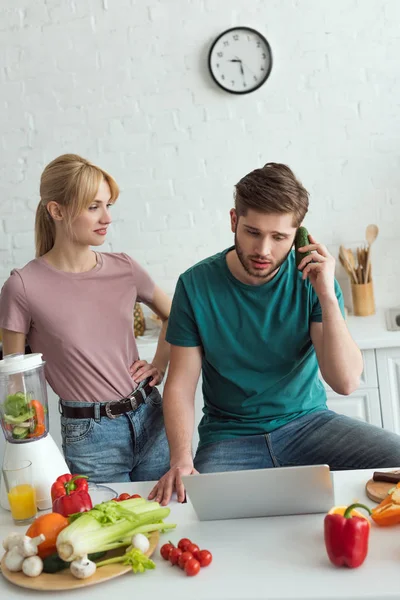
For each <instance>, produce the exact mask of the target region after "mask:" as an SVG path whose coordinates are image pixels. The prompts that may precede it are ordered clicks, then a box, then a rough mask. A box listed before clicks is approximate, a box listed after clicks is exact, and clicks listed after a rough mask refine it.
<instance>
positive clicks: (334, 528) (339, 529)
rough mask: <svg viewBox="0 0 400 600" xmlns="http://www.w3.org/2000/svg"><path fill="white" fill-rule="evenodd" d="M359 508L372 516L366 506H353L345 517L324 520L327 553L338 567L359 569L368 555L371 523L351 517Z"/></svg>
mask: <svg viewBox="0 0 400 600" xmlns="http://www.w3.org/2000/svg"><path fill="white" fill-rule="evenodd" d="M357 507H360V508H364V509H365V510H366V511H367V512H368V514H371V511H370V509H369V508H368V507H367V506H364V504H351V506H349V507H348V508H346V510H345V513H344V515H340V514H329V515H326V517H325V520H324V533H325V546H326V551H327V553H328V556H329V559H330V561H331V562H332V563H333V564H334V565H336V566H338V567H341V566H346V567H350V568H353V569H354V568H355V567H359V566H360V565H362V564H363V562H364V560H365V558H366V556H367V553H368V538H369V530H370V523H369V520H368V519H364V518H363V517H353V516H352V515H351V512H352V510H353V509H354V508H357Z"/></svg>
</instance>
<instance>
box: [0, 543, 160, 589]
mask: <svg viewBox="0 0 400 600" xmlns="http://www.w3.org/2000/svg"><path fill="white" fill-rule="evenodd" d="M159 538H160V534H159V532H158V531H154V532H153V533H152V534H150V536H149V542H150V548H149V550H148V552H146V556H151V555H152V554H153V552H154V550H155V549H156V547H157V544H158V540H159ZM125 550H126V548H118V549H117V550H112V551H110V552H107V554H106V555H105V556H104V558H102V559H101V560H105V559H106V558H111V557H112V556H120V555H121V554H124V553H125ZM1 571H2V573H3V576H4V577H5V578H6V579H8V581H10V582H11V583H14V584H15V585H18V586H20V587H23V588H28V589H30V590H41V591H45V592H47V591H58V590H72V589H75V588H81V587H87V586H88V585H96V584H97V583H102V582H103V581H107V580H108V579H114V577H119V576H120V575H124V574H125V573H129V572H131V573H132V574H133V571H132V567H129V566H125V565H122V564H116V565H105V566H104V567H100V568H99V569H97V571H96V572H95V573H94V575H92V577H89V578H88V579H76V577H74V576H73V575H71V572H70V570H69V569H65V570H64V571H59V572H58V573H42V574H41V575H39V577H27V576H26V575H25V574H24V573H22V571H19V572H18V573H13V572H12V571H9V570H8V569H7V567H6V566H5V564H4V556H3V558H2V559H1Z"/></svg>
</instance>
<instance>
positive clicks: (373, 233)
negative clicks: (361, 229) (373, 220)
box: [364, 225, 379, 283]
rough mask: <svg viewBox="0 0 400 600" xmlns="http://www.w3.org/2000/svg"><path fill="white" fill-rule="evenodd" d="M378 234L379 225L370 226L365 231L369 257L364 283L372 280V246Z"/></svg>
mask: <svg viewBox="0 0 400 600" xmlns="http://www.w3.org/2000/svg"><path fill="white" fill-rule="evenodd" d="M378 233H379V228H378V226H377V225H368V227H367V229H366V230H365V238H366V240H367V243H368V257H367V265H366V267H365V273H364V283H368V280H369V278H370V273H369V272H370V265H371V262H370V258H371V246H372V244H373V243H374V241H375V240H376V238H377V237H378Z"/></svg>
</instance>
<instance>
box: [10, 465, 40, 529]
mask: <svg viewBox="0 0 400 600" xmlns="http://www.w3.org/2000/svg"><path fill="white" fill-rule="evenodd" d="M3 475H4V482H5V484H6V489H7V497H8V502H9V504H10V509H11V515H12V517H13V519H14V523H15V524H16V525H25V524H27V523H31V522H32V521H33V519H34V518H35V517H36V512H37V511H36V491H35V488H34V486H33V485H32V463H31V462H30V461H29V460H21V461H19V462H16V463H13V464H11V465H6V466H5V467H3Z"/></svg>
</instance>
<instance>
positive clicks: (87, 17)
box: [0, 0, 400, 306]
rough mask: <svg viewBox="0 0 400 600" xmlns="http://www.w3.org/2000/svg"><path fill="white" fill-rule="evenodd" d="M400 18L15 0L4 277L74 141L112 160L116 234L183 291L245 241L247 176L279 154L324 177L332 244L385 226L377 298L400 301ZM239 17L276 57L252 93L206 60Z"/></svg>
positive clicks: (1, 250)
mask: <svg viewBox="0 0 400 600" xmlns="http://www.w3.org/2000/svg"><path fill="white" fill-rule="evenodd" d="M399 21H400V3H399V2H398V1H397V0H336V1H335V2H332V1H331V0H291V1H290V0H235V2H234V3H233V4H232V3H231V2H230V1H229V0H220V1H217V0H171V1H170V2H166V1H165V0H164V1H162V0H160V1H158V0H35V2H33V1H30V2H29V1H28V0H18V1H17V0H2V2H1V8H0V106H1V110H0V145H1V146H0V147H1V155H2V157H1V161H0V285H1V283H2V282H3V281H4V280H5V279H6V278H7V277H8V274H9V271H10V269H11V268H12V267H14V266H22V265H23V264H25V263H26V262H27V261H29V260H30V259H31V258H32V257H33V222H34V211H35V208H36V205H37V202H38V200H39V198H38V186H39V177H40V174H41V172H42V170H43V168H44V166H45V165H46V164H47V163H48V162H49V161H50V160H52V159H53V158H55V157H56V156H57V155H59V154H62V153H64V152H76V153H80V154H82V155H84V156H86V157H87V158H89V159H91V160H92V161H94V162H97V163H98V164H100V165H101V166H102V167H104V168H105V169H107V170H109V171H110V172H111V173H112V174H113V175H114V177H115V178H116V179H117V181H118V182H119V184H120V187H121V190H122V194H121V198H120V200H119V201H118V203H117V205H116V206H115V207H114V209H113V210H114V224H113V226H112V228H111V233H110V234H109V238H108V240H107V243H106V244H105V245H104V249H105V250H112V251H122V250H123V251H125V252H129V253H130V254H131V255H132V256H134V257H135V258H136V259H137V260H139V262H141V263H142V264H143V265H144V266H146V267H147V269H148V270H149V272H150V273H151V275H152V276H153V277H154V278H155V279H156V281H157V283H158V284H159V285H161V286H162V287H163V288H164V289H166V290H167V291H168V292H169V293H170V294H172V293H173V290H174V286H175V283H176V280H177V277H178V275H179V274H180V272H182V271H183V270H184V269H186V268H187V267H188V266H190V265H191V264H193V263H194V262H196V261H198V260H200V259H201V258H203V257H205V256H207V255H209V254H212V253H214V252H216V251H218V250H220V249H222V248H224V247H226V246H227V245H229V244H230V243H231V239H232V235H231V233H230V230H229V221H228V210H229V208H230V207H231V205H232V191H233V185H234V183H236V182H237V181H238V179H240V178H241V177H242V176H243V175H244V174H246V173H247V172H249V171H250V170H252V169H253V168H255V167H259V166H262V165H263V164H264V163H265V162H267V161H276V162H285V163H287V164H289V165H290V166H291V167H292V168H293V169H294V171H295V172H296V174H298V176H299V177H300V178H301V179H302V181H303V183H304V184H305V186H306V187H307V188H308V189H309V190H310V192H311V211H310V213H309V216H308V217H307V221H306V224H307V225H308V227H309V229H310V230H311V231H312V233H313V234H314V235H315V236H316V237H317V238H318V239H319V240H322V241H324V242H325V243H326V244H327V245H328V247H329V248H330V249H331V251H332V252H333V253H335V254H337V249H338V246H339V244H340V243H344V244H345V245H346V246H355V245H357V244H359V243H361V242H362V241H363V236H364V231H365V227H366V225H367V224H368V223H377V224H378V225H379V228H380V236H379V240H378V241H377V242H376V246H375V247H374V256H373V272H374V281H375V295H376V300H377V303H378V305H381V306H394V305H398V304H400V286H399V281H400V260H398V256H399V255H400V236H399V235H398V228H399V225H400V202H399V200H398V194H399V190H400V168H399V166H400V159H399V139H400V111H399V108H398V99H399V97H400V75H399V73H400V72H399V66H398V56H399V55H400V36H399V35H398V23H399ZM233 25H247V26H250V27H255V28H257V29H259V30H260V31H261V32H262V33H264V34H265V35H266V37H267V39H268V40H269V42H270V44H271V47H272V51H273V55H274V67H273V70H272V74H271V77H270V79H269V80H268V81H267V83H266V84H265V85H264V86H263V87H262V88H261V89H260V90H258V91H256V92H255V93H253V94H249V95H247V96H243V97H238V96H234V95H230V94H227V93H225V92H223V91H222V90H220V89H219V88H217V87H216V86H215V84H214V83H213V82H212V80H211V78H210V76H209V74H208V71H207V61H206V59H207V53H208V49H209V47H210V45H211V43H212V41H213V39H214V38H215V37H216V36H217V35H218V34H219V33H220V32H221V31H223V30H225V29H227V28H229V27H231V26H233ZM338 275H339V277H340V278H342V277H343V272H341V270H340V269H339V270H338ZM343 281H344V282H345V285H344V290H345V293H348V285H347V280H346V279H343Z"/></svg>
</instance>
